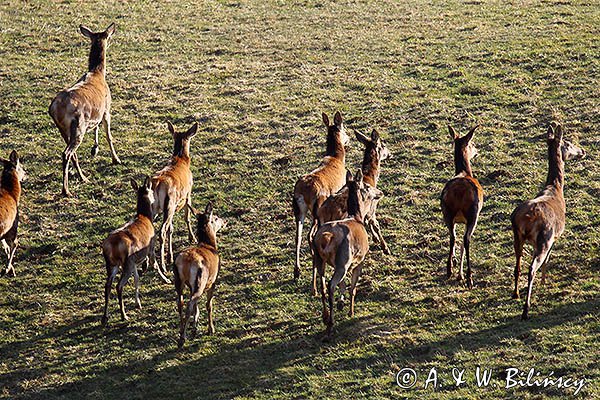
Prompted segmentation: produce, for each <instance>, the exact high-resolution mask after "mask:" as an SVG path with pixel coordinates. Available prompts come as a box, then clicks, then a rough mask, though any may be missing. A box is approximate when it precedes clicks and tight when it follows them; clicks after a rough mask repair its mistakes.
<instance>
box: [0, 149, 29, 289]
mask: <svg viewBox="0 0 600 400" xmlns="http://www.w3.org/2000/svg"><path fill="white" fill-rule="evenodd" d="M0 161H2V164H3V170H2V177H0V242H1V243H2V247H3V248H4V252H5V253H6V256H7V257H8V264H7V266H6V269H5V270H4V271H2V275H5V274H6V275H8V274H9V273H12V276H13V277H14V276H16V275H17V274H16V272H15V267H14V265H13V259H14V257H15V252H16V250H17V246H18V244H19V241H18V238H17V229H18V227H19V201H20V199H21V182H22V181H23V179H25V170H24V169H23V166H22V165H21V161H20V159H19V154H18V153H17V152H16V150H13V151H11V152H10V155H9V157H8V160H4V159H0Z"/></svg>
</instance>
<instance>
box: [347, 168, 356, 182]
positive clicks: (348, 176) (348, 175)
mask: <svg viewBox="0 0 600 400" xmlns="http://www.w3.org/2000/svg"><path fill="white" fill-rule="evenodd" d="M353 180H354V178H353V177H352V172H350V170H349V169H347V170H346V183H348V182H352V181H353Z"/></svg>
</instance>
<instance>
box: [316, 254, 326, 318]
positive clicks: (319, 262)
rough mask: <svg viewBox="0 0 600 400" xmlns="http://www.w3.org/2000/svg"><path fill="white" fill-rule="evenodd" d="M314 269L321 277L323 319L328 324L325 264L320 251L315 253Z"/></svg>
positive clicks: (320, 289) (319, 280)
mask: <svg viewBox="0 0 600 400" xmlns="http://www.w3.org/2000/svg"><path fill="white" fill-rule="evenodd" d="M313 269H314V270H315V271H317V273H318V275H319V279H318V282H319V291H320V293H321V303H322V306H323V308H322V312H321V317H322V319H323V323H324V324H327V321H329V310H328V309H327V294H326V291H325V262H324V261H323V259H322V258H321V255H320V254H319V252H318V251H315V252H314V253H313Z"/></svg>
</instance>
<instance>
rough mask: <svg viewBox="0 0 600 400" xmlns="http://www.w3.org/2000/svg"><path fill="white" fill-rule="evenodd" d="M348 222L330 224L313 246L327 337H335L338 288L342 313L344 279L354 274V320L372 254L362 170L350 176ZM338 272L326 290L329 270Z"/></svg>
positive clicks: (320, 229)
mask: <svg viewBox="0 0 600 400" xmlns="http://www.w3.org/2000/svg"><path fill="white" fill-rule="evenodd" d="M346 180H347V182H346V185H347V186H348V204H347V210H348V218H346V219H343V220H339V221H331V222H327V223H326V224H324V225H323V226H321V227H320V228H319V229H318V230H317V233H316V234H315V236H314V240H313V241H312V243H311V246H312V247H313V268H315V269H316V270H317V273H318V274H319V282H320V289H321V302H322V305H323V313H322V317H323V323H324V324H325V325H326V327H327V331H326V335H327V337H328V338H329V337H331V334H332V333H333V321H334V320H333V299H334V291H335V288H336V287H337V286H338V285H339V286H340V292H341V293H340V294H341V296H340V301H339V302H338V310H342V308H343V305H344V303H343V298H344V292H345V291H346V283H345V281H344V278H345V277H346V274H347V273H348V272H351V274H352V278H351V281H350V310H349V312H348V315H349V316H350V317H352V316H354V298H355V296H356V284H357V283H358V278H359V276H360V272H361V270H362V262H363V260H364V259H365V256H366V255H367V252H368V251H369V238H368V235H367V230H366V229H365V223H364V216H365V214H366V212H367V210H368V209H367V207H366V206H365V201H364V198H363V197H362V194H361V191H362V189H363V186H364V182H363V176H362V171H361V170H360V169H359V170H358V171H357V173H356V176H355V178H354V179H353V178H352V174H351V173H348V174H347V177H346ZM327 264H329V265H331V266H332V267H333V268H334V272H333V276H332V277H331V279H330V280H329V283H328V284H327V293H326V289H325V266H326V265H327Z"/></svg>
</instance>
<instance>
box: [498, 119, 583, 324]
mask: <svg viewBox="0 0 600 400" xmlns="http://www.w3.org/2000/svg"><path fill="white" fill-rule="evenodd" d="M547 135H548V136H547V141H548V177H547V179H546V185H545V187H544V189H542V191H541V192H540V193H539V194H538V195H537V197H536V198H535V199H533V200H528V201H526V202H524V203H522V204H521V205H519V206H518V207H517V208H515V210H514V211H513V213H512V215H511V217H510V221H511V223H512V229H513V235H514V247H515V256H516V264H515V273H514V277H515V289H514V291H513V298H514V299H518V298H519V275H520V274H521V258H522V256H523V245H524V244H525V243H529V244H531V245H532V246H533V262H532V263H531V266H530V267H529V275H528V281H529V282H528V286H527V300H526V301H525V305H524V306H523V315H522V316H521V318H522V319H524V320H525V319H527V318H528V317H529V308H530V306H531V292H532V290H533V280H534V278H535V274H536V272H537V270H538V269H539V268H540V267H541V268H542V285H543V284H544V282H545V280H546V265H547V263H548V259H549V258H550V251H551V250H552V246H553V245H554V243H555V241H556V240H557V239H558V238H559V237H560V235H561V234H562V233H563V231H564V230H565V198H564V197H563V188H564V184H565V165H564V161H566V160H571V159H579V158H583V157H585V151H584V150H583V149H580V148H579V147H577V146H575V145H573V144H572V143H570V142H568V141H566V140H563V129H562V127H561V126H560V125H559V124H558V123H556V122H552V123H551V125H550V127H549V128H548V134H547Z"/></svg>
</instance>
